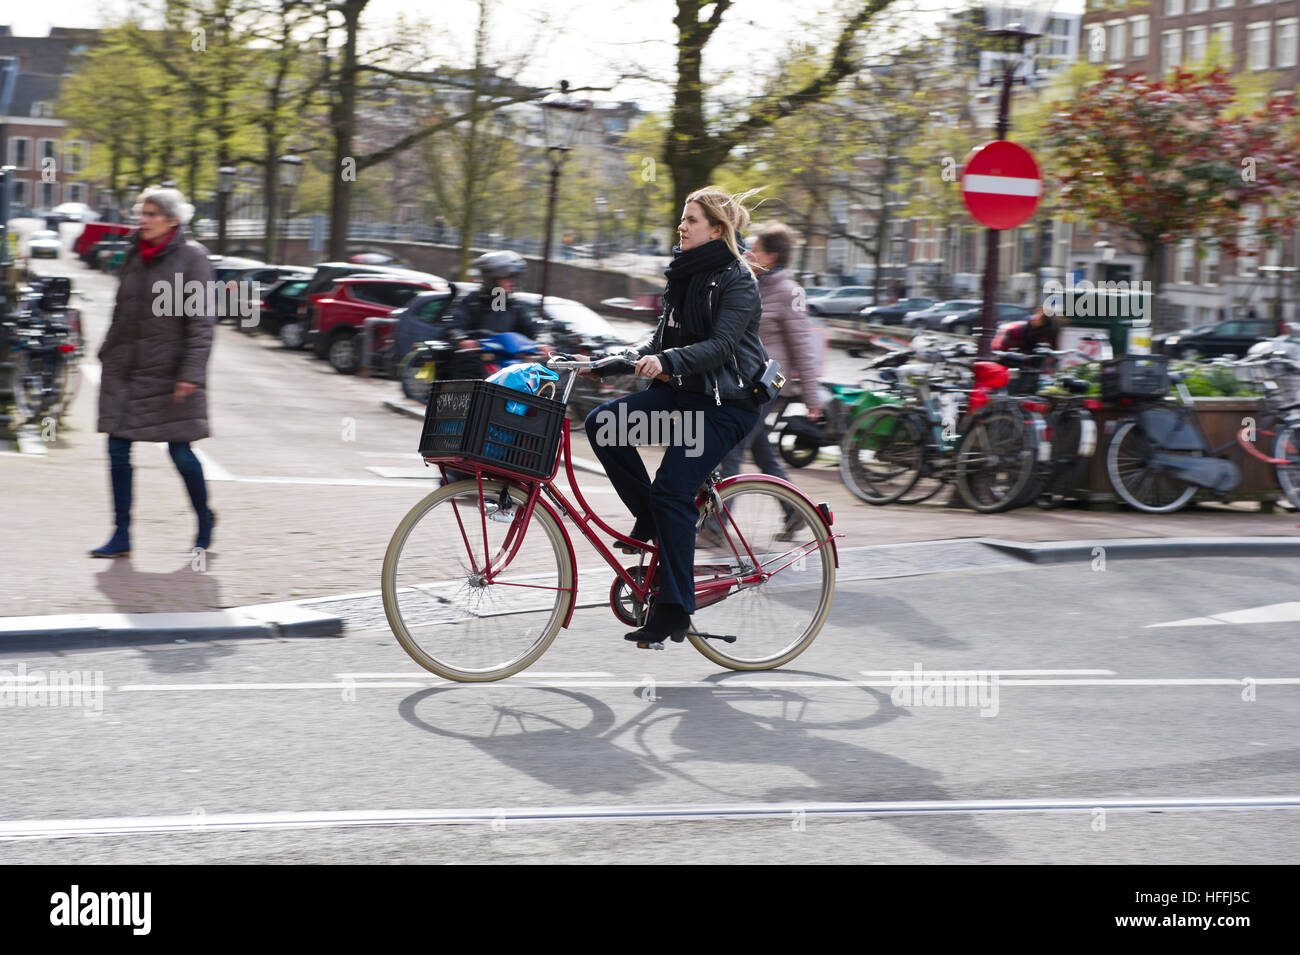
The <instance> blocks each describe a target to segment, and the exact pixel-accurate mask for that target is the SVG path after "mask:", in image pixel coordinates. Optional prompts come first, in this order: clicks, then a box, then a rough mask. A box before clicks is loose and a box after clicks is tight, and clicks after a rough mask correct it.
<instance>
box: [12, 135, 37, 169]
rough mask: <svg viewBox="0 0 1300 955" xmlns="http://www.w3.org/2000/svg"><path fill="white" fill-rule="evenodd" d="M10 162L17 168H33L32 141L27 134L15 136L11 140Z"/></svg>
mask: <svg viewBox="0 0 1300 955" xmlns="http://www.w3.org/2000/svg"><path fill="white" fill-rule="evenodd" d="M10 143H11V144H12V145H10V147H9V164H10V165H11V166H13V167H14V168H15V169H31V168H32V141H31V139H29V138H27V137H26V136H15V137H14V138H13V139H11V140H10Z"/></svg>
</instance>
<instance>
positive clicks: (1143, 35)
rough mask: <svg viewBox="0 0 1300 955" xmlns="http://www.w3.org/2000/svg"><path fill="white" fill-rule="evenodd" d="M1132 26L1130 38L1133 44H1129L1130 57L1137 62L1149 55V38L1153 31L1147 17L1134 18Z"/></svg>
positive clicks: (1131, 21) (1131, 20)
mask: <svg viewBox="0 0 1300 955" xmlns="http://www.w3.org/2000/svg"><path fill="white" fill-rule="evenodd" d="M1129 22H1130V23H1131V24H1132V26H1131V27H1130V28H1129V36H1131V37H1132V38H1133V42H1132V43H1131V44H1129V55H1130V56H1131V57H1132V58H1133V59H1135V60H1137V59H1141V58H1142V57H1145V56H1146V55H1147V36H1148V35H1149V33H1150V30H1151V23H1150V21H1149V20H1148V19H1147V18H1146V17H1132V18H1131V19H1130V21H1129Z"/></svg>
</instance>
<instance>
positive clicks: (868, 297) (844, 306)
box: [804, 285, 875, 315]
mask: <svg viewBox="0 0 1300 955" xmlns="http://www.w3.org/2000/svg"><path fill="white" fill-rule="evenodd" d="M807 294H808V290H807V289H805V290H804V296H805V301H807V302H808V311H810V312H812V313H813V314H814V315H856V314H857V313H858V312H859V311H861V310H862V309H863V308H865V307H866V306H868V305H872V304H874V302H875V289H871V288H866V287H865V286H861V285H846V286H845V287H844V288H837V289H835V290H834V291H833V292H831V293H829V294H827V295H820V296H818V297H817V298H814V299H812V300H808V299H807Z"/></svg>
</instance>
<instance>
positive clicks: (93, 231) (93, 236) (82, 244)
mask: <svg viewBox="0 0 1300 955" xmlns="http://www.w3.org/2000/svg"><path fill="white" fill-rule="evenodd" d="M133 228H134V226H131V225H128V224H127V223H123V222H87V223H86V226H85V228H84V229H82V230H81V235H79V236H78V237H77V241H76V242H75V243H74V244H73V246H72V252H73V254H74V255H76V256H77V257H78V258H80V259H81V261H83V262H85V263H86V264H87V265H94V264H95V263H94V260H93V259H92V258H91V253H90V250H91V249H92V248H93V247H94V245H95V243H96V242H98V241H99V240H100V239H107V238H108V237H109V236H111V235H126V234H127V233H128V232H130V231H131V230H132V229H133Z"/></svg>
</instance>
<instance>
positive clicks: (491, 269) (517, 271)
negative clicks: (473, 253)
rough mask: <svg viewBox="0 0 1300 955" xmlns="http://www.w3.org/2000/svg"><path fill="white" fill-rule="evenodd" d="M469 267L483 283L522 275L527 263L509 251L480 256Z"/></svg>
mask: <svg viewBox="0 0 1300 955" xmlns="http://www.w3.org/2000/svg"><path fill="white" fill-rule="evenodd" d="M470 265H471V267H472V268H475V269H477V270H478V273H479V275H480V276H482V278H483V281H484V282H485V283H486V282H494V281H496V280H497V279H506V278H513V277H514V276H516V275H521V274H523V272H524V271H526V270H527V268H528V263H527V262H525V261H524V257H523V256H522V255H520V254H519V253H518V252H511V251H510V250H509V249H503V250H502V251H500V252H488V253H487V254H486V255H480V256H479V257H478V258H477V259H475V260H474V261H473V262H471V263H470Z"/></svg>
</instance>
